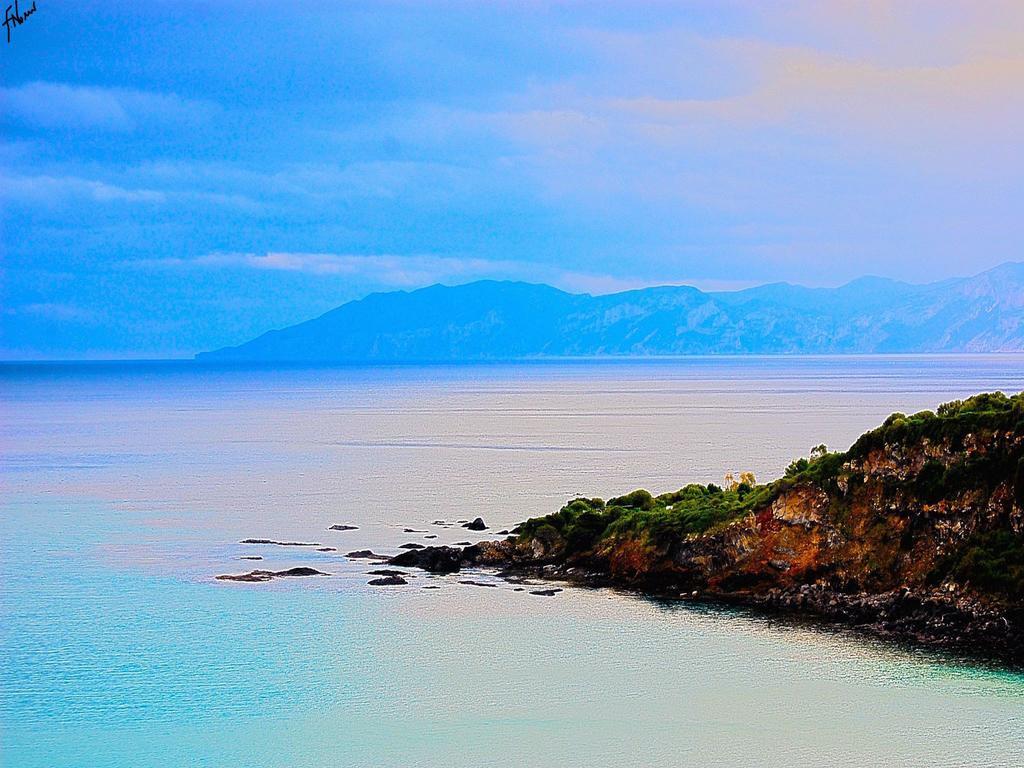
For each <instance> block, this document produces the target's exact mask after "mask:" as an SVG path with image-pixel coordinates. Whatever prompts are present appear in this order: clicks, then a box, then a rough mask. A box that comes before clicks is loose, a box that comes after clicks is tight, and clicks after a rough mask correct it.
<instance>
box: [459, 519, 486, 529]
mask: <svg viewBox="0 0 1024 768" xmlns="http://www.w3.org/2000/svg"><path fill="white" fill-rule="evenodd" d="M462 527H463V528H468V529H469V530H471V531H486V530H487V524H486V523H485V522H484V519H483V518H482V517H478V518H476V519H475V520H474V521H473V522H471V523H466V524H465V525H463V526H462Z"/></svg>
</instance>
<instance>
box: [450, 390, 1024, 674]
mask: <svg viewBox="0 0 1024 768" xmlns="http://www.w3.org/2000/svg"><path fill="white" fill-rule="evenodd" d="M516 534H517V535H516V536H514V537H510V538H509V539H507V540H506V541H503V542H499V543H488V544H482V545H479V546H478V547H474V548H471V549H469V550H467V551H466V552H465V555H464V556H462V558H461V559H462V560H463V562H465V563H469V564H476V565H492V566H497V567H501V568H506V569H513V570H515V571H517V572H521V573H530V574H534V575H540V576H545V577H556V578H565V579H569V580H579V581H584V582H588V583H596V584H613V585H619V586H625V587H629V588H635V589H639V590H642V591H648V592H654V593H658V594H667V595H678V596H683V597H689V598H692V597H698V598H702V599H703V598H713V599H720V600H729V601H736V602H743V603H748V604H757V605H763V606H769V607H773V608H778V609H792V610H797V611H801V612H810V613H813V614H815V615H818V616H820V617H823V618H827V619H831V620H835V621H841V622H846V623H850V624H855V625H860V626H863V627H865V628H868V629H870V630H872V631H874V632H878V633H883V634H891V635H896V636H900V637H904V638H907V639H910V640H916V641H920V642H924V643H928V644H933V645H942V646H948V647H956V648H961V649H967V650H972V651H982V652H984V653H988V654H992V655H997V656H999V657H1002V658H1005V659H1009V660H1012V661H1016V662H1022V661H1024V394H1022V395H1015V396H1012V397H1007V396H1005V395H1003V394H1001V393H995V394H985V395H978V396H976V397H973V398H970V399H969V400H966V401H963V402H959V401H958V402H955V403H947V404H945V405H943V406H940V407H939V409H938V411H937V412H935V413H932V412H930V411H926V412H923V413H918V414H914V415H912V416H905V415H903V414H894V415H893V416H891V417H890V418H889V419H887V420H886V422H885V423H884V424H883V425H882V426H880V427H879V428H877V429H875V430H873V431H871V432H868V433H867V434H865V435H863V436H862V437H861V438H860V439H859V440H858V441H857V442H856V443H855V444H854V445H853V446H852V447H851V448H850V449H849V450H848V451H846V452H842V453H828V452H826V451H825V450H824V448H823V447H821V448H819V449H817V450H816V451H815V452H814V453H813V455H812V457H811V458H809V459H800V460H798V461H796V462H794V463H793V464H792V465H790V467H789V469H788V470H787V472H786V475H785V477H783V478H780V479H779V480H776V481H774V482H772V483H768V484H764V485H750V484H744V483H734V484H732V486H731V487H727V488H719V487H717V486H713V485H712V486H700V485H689V486H686V487H684V488H682V489H680V490H679V491H677V492H674V493H669V494H664V495H662V496H657V497H652V496H651V495H650V494H649V493H647V492H645V491H635V492H633V493H631V494H628V495H627V496H623V497H619V498H616V499H611V500H609V501H607V502H605V501H602V500H601V499H574V500H573V501H571V502H570V503H568V504H567V505H566V506H565V507H563V508H562V509H561V510H560V511H559V512H557V513H555V514H552V515H548V516H546V517H542V518H535V519H531V520H528V521H526V522H525V523H523V524H522V525H521V526H519V528H518V529H517V530H516Z"/></svg>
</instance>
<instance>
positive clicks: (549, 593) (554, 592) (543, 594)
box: [530, 587, 562, 597]
mask: <svg viewBox="0 0 1024 768" xmlns="http://www.w3.org/2000/svg"><path fill="white" fill-rule="evenodd" d="M561 591H562V590H561V589H558V588H557V587H556V588H555V589H531V590H530V594H531V595H540V596H541V597H551V596H552V595H557V594H558V593H559V592H561Z"/></svg>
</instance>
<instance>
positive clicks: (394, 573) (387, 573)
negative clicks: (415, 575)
mask: <svg viewBox="0 0 1024 768" xmlns="http://www.w3.org/2000/svg"><path fill="white" fill-rule="evenodd" d="M367 575H368V576H408V575H409V574H408V573H406V572H405V571H394V570H392V569H390V568H381V569H379V570H376V571H368V572H367Z"/></svg>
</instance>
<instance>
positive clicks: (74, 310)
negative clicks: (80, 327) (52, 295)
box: [9, 302, 101, 323]
mask: <svg viewBox="0 0 1024 768" xmlns="http://www.w3.org/2000/svg"><path fill="white" fill-rule="evenodd" d="M9 314H22V315H33V316H35V317H41V318H45V319H47V320H56V321H58V322H62V323H96V322H98V321H99V320H101V317H100V315H99V314H98V313H97V312H95V311H93V310H91V309H85V308H83V307H79V306H76V305H74V304H65V303H59V302H42V303H36V304H25V305H24V306H21V307H16V308H14V309H13V310H11V312H10V313H9Z"/></svg>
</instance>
